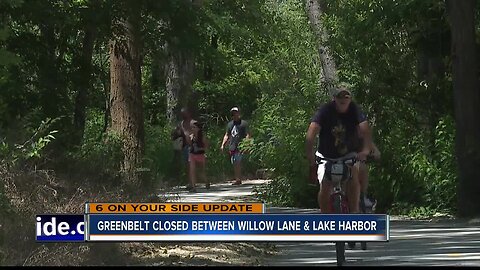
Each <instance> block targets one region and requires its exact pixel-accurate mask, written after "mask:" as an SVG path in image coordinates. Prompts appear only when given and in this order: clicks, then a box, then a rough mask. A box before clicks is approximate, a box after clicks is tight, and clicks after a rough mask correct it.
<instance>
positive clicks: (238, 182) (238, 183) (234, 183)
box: [232, 180, 242, 186]
mask: <svg viewBox="0 0 480 270" xmlns="http://www.w3.org/2000/svg"><path fill="white" fill-rule="evenodd" d="M241 184H242V180H237V181H235V182H233V183H232V185H234V186H237V185H241Z"/></svg>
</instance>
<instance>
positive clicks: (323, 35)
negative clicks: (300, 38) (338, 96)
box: [305, 0, 338, 95]
mask: <svg viewBox="0 0 480 270" xmlns="http://www.w3.org/2000/svg"><path fill="white" fill-rule="evenodd" d="M305 1H306V6H307V15H308V20H309V21H310V24H311V27H312V30H313V32H314V33H315V36H316V38H317V42H318V54H319V56H320V61H321V64H322V75H323V76H321V78H320V83H321V85H324V86H325V87H326V89H327V90H328V91H329V94H332V93H333V92H332V91H333V86H334V85H335V84H336V83H337V82H338V75H337V68H336V65H335V60H334V58H333V55H332V53H331V51H330V48H329V47H328V45H327V42H328V33H327V30H326V29H325V27H324V26H323V24H322V21H321V16H322V14H324V13H325V4H324V3H323V2H322V0H305ZM319 95H322V93H321V90H320V92H319Z"/></svg>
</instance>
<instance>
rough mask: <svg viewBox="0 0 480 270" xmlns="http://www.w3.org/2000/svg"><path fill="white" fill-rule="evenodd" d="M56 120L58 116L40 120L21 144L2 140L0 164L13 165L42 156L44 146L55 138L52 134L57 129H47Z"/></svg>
mask: <svg viewBox="0 0 480 270" xmlns="http://www.w3.org/2000/svg"><path fill="white" fill-rule="evenodd" d="M58 120H59V118H56V119H47V120H44V121H42V123H41V124H40V126H39V127H38V128H37V129H36V130H35V131H34V132H33V135H32V136H31V137H30V139H28V140H27V141H25V142H23V143H22V144H14V145H9V144H8V143H7V142H5V141H2V142H1V144H0V164H7V165H10V166H15V165H18V164H19V163H24V162H30V161H34V160H38V159H40V158H42V153H43V152H44V150H45V148H46V146H47V145H48V144H49V143H50V142H52V140H54V139H55V137H54V136H53V134H55V133H57V132H58V131H57V130H49V129H50V128H51V126H52V125H53V124H54V123H55V122H56V121H58ZM47 132H48V133H47Z"/></svg>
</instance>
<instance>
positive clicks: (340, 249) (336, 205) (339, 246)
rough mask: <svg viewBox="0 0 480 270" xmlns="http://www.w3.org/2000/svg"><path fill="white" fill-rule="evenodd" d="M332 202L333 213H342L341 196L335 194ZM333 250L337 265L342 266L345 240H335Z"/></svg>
mask: <svg viewBox="0 0 480 270" xmlns="http://www.w3.org/2000/svg"><path fill="white" fill-rule="evenodd" d="M332 203H333V211H334V213H335V214H342V197H341V196H335V198H334V199H333V202H332ZM335 251H336V254H337V266H342V265H343V262H344V261H345V242H336V243H335Z"/></svg>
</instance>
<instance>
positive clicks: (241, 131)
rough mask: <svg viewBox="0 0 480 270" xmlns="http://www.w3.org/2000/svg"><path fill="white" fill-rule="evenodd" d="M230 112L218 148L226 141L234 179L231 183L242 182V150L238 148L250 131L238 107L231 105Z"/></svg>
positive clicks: (248, 136) (221, 147)
mask: <svg viewBox="0 0 480 270" xmlns="http://www.w3.org/2000/svg"><path fill="white" fill-rule="evenodd" d="M230 112H231V114H232V120H231V121H230V122H228V124H227V130H226V132H225V135H224V136H223V141H222V145H221V146H220V150H221V151H223V150H224V148H225V145H226V144H227V142H228V153H229V155H230V162H231V163H232V164H233V170H234V177H235V181H234V182H233V183H232V184H233V185H241V184H242V158H243V155H244V152H242V151H241V150H240V149H239V145H240V143H241V142H242V141H243V139H245V138H247V139H250V138H251V135H250V131H249V128H248V122H247V121H245V120H243V119H241V115H240V109H239V108H238V107H233V108H232V109H231V110H230Z"/></svg>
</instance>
